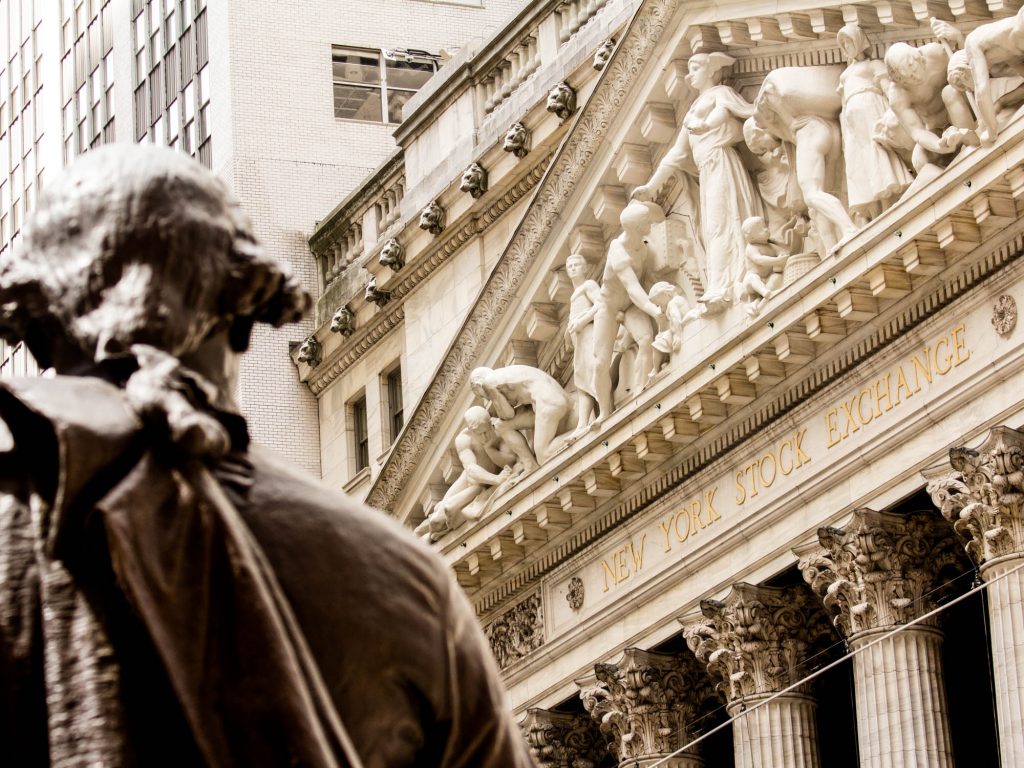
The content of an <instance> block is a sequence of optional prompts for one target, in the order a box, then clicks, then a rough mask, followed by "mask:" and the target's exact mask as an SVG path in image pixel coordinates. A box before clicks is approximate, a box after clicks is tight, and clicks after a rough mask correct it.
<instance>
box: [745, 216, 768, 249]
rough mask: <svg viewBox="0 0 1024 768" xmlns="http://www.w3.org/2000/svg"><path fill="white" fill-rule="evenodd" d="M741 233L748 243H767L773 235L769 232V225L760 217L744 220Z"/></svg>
mask: <svg viewBox="0 0 1024 768" xmlns="http://www.w3.org/2000/svg"><path fill="white" fill-rule="evenodd" d="M740 231H741V232H743V237H744V239H746V241H747V242H748V243H766V242H768V238H769V237H771V234H770V233H769V232H768V225H767V224H765V223H764V219H763V218H761V217H760V216H751V217H750V218H747V219H744V220H743V224H741V225H740Z"/></svg>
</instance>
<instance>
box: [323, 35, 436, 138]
mask: <svg viewBox="0 0 1024 768" xmlns="http://www.w3.org/2000/svg"><path fill="white" fill-rule="evenodd" d="M338 55H357V56H364V57H367V58H369V57H371V56H372V57H374V58H376V60H377V70H378V72H379V73H380V76H379V78H378V80H377V82H375V83H369V82H359V81H356V80H346V79H344V78H339V77H336V76H335V74H334V64H335V61H336V58H335V57H336V56H338ZM398 55H401V56H403V58H402V59H399V58H398ZM439 60H440V57H439V56H436V55H434V54H430V53H427V52H425V51H401V50H398V49H389V48H360V47H359V46H351V45H332V46H331V97H332V107H333V109H334V119H335V120H352V121H355V122H358V123H374V124H378V125H400V124H401V120H397V121H395V122H392V120H391V117H390V114H389V113H390V103H389V91H400V92H402V93H408V94H412V95H414V94H416V93H417V92H418V91H419V90H420V88H422V87H423V86H420V88H409V87H406V86H400V85H391V84H390V83H389V82H388V62H389V61H410V62H417V63H423V64H426V63H429V64H430V65H431V67H432V68H433V70H432V72H431V74H430V77H433V76H434V75H435V74H437V70H438V63H439ZM427 79H428V80H429V79H430V78H429V77H428V78H427ZM339 85H342V86H348V87H350V88H362V89H365V90H367V91H376V92H377V95H378V96H379V97H380V115H379V119H376V120H369V119H364V118H361V117H342V116H339V115H338V114H337V104H336V101H335V98H336V97H335V96H334V90H335V88H336V87H337V86H339ZM410 98H411V96H410Z"/></svg>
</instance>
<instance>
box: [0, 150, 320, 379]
mask: <svg viewBox="0 0 1024 768" xmlns="http://www.w3.org/2000/svg"><path fill="white" fill-rule="evenodd" d="M308 306H309V296H308V295H307V294H306V293H305V292H304V291H303V290H302V289H301V287H300V286H299V285H298V283H297V282H296V281H295V280H294V279H293V278H292V276H291V275H290V274H289V272H288V270H287V269H286V268H285V267H284V266H283V265H282V264H280V263H278V262H277V261H276V260H274V259H272V258H270V257H269V256H267V255H266V254H265V253H264V251H263V249H262V248H261V247H260V246H259V244H258V243H257V242H256V239H255V237H254V235H253V232H252V228H251V225H250V223H249V220H248V218H247V217H246V216H245V215H244V214H243V213H242V211H241V209H240V207H239V205H238V203H237V201H236V200H235V199H234V198H233V197H232V195H231V194H230V193H229V192H228V190H227V188H226V187H225V185H224V184H223V183H222V182H221V181H220V180H219V179H218V178H217V177H216V176H214V175H213V174H212V173H211V172H210V171H208V170H207V169H206V168H204V167H203V166H202V165H200V164H199V163H197V162H196V161H195V160H192V159H191V158H189V157H187V156H185V155H183V154H182V153H180V152H175V151H173V150H170V149H164V148H158V147H153V146H146V145H115V146H108V147H104V148H100V149H97V150H94V151H91V152H89V153H88V154H86V155H85V156H84V157H82V158H81V159H80V160H78V161H77V162H75V163H74V164H73V165H72V166H70V167H69V168H67V169H66V170H65V171H64V172H63V174H62V175H61V176H60V177H59V178H57V179H55V180H54V181H53V182H52V184H51V185H50V187H49V188H48V190H47V191H46V193H45V194H44V195H42V196H41V197H40V199H39V203H38V207H37V208H36V210H35V212H34V213H33V214H32V216H31V217H30V218H29V220H28V222H27V225H26V227H25V232H24V242H23V244H22V247H21V249H20V251H19V252H17V253H15V254H6V255H5V256H4V257H0V334H2V335H3V336H4V337H5V338H7V339H11V340H13V339H24V340H25V342H26V344H27V345H28V348H29V350H30V351H31V352H32V354H33V355H34V356H35V357H36V359H37V360H38V361H39V363H40V364H41V365H43V366H51V365H52V366H53V367H55V368H56V369H57V370H58V372H75V371H76V370H79V371H84V370H85V369H89V368H94V367H95V366H96V365H97V364H106V363H107V362H108V361H116V360H129V361H130V360H131V359H132V356H131V352H130V347H131V346H132V345H134V344H144V345H149V346H151V347H155V348H157V349H159V350H162V351H163V352H166V353H168V354H170V355H173V356H175V357H179V358H180V357H182V356H185V355H188V354H190V353H192V352H195V351H196V350H197V349H198V348H199V347H200V346H201V345H202V344H203V343H204V342H205V341H206V340H207V339H210V338H211V337H212V336H214V335H215V334H217V333H219V332H221V331H226V332H227V338H228V341H229V342H230V346H231V347H232V348H233V349H234V350H236V351H242V350H244V349H245V348H246V347H247V346H248V342H249V335H250V332H251V330H252V326H253V324H254V323H255V322H257V321H261V322H267V323H270V324H272V325H281V324H283V323H288V322H294V321H296V320H298V319H299V318H300V317H301V315H302V313H303V312H304V311H305V310H306V309H307V308H308Z"/></svg>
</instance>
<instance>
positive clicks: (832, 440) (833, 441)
mask: <svg viewBox="0 0 1024 768" xmlns="http://www.w3.org/2000/svg"><path fill="white" fill-rule="evenodd" d="M876 386H877V385H876ZM876 400H877V398H876ZM838 415H839V411H837V410H836V409H835V408H832V409H831V410H829V411H828V413H826V414H825V428H826V429H827V430H828V447H829V448H831V447H832V446H834V445H839V443H840V442H841V441H842V439H843V438H842V437H841V436H840V435H839V427H837V426H836V423H835V421H833V419H834V418H835V417H836V416H838ZM833 433H835V437H832V435H833ZM783 474H786V475H788V474H789V472H784V473H783Z"/></svg>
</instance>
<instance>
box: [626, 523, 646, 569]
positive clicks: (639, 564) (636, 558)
mask: <svg viewBox="0 0 1024 768" xmlns="http://www.w3.org/2000/svg"><path fill="white" fill-rule="evenodd" d="M646 543H647V534H646V533H642V534H640V551H639V552H637V547H636V545H635V544H634V543H633V542H632V541H631V542H629V554H630V555H631V556H632V558H633V573H639V571H640V569H641V568H643V567H644V544H646Z"/></svg>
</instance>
